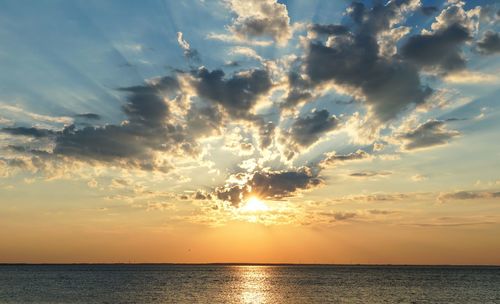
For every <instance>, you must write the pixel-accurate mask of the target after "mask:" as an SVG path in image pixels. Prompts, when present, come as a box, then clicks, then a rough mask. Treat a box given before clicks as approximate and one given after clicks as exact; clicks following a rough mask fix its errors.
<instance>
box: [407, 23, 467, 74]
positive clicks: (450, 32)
mask: <svg viewBox="0 0 500 304" xmlns="http://www.w3.org/2000/svg"><path fill="white" fill-rule="evenodd" d="M470 39H471V35H470V33H469V30H468V29H467V28H466V27H464V26H462V25H461V24H458V23H455V24H453V25H450V26H448V27H446V28H444V29H442V30H438V31H436V32H434V33H429V34H420V35H415V36H412V37H410V38H409V39H408V41H407V42H406V43H405V44H404V45H403V46H402V47H401V55H402V56H403V57H404V58H406V59H408V60H410V61H412V62H414V63H415V64H417V65H419V66H423V67H426V68H431V69H438V70H440V71H443V72H449V71H454V70H459V69H463V68H465V58H464V57H463V55H462V53H461V50H460V47H461V46H462V44H463V43H465V42H466V41H468V40H470Z"/></svg>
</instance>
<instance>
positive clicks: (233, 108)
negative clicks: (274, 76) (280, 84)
mask: <svg viewBox="0 0 500 304" xmlns="http://www.w3.org/2000/svg"><path fill="white" fill-rule="evenodd" d="M192 76H193V81H192V84H193V86H194V88H195V90H196V93H197V94H198V96H200V97H203V98H206V99H207V100H209V101H211V102H214V103H215V104H219V105H221V106H223V107H224V109H225V110H226V111H227V112H228V113H229V114H230V115H231V116H233V117H236V118H246V119H248V118H250V117H252V115H250V114H249V111H250V110H252V109H253V107H254V106H255V104H256V103H257V101H258V99H259V98H260V97H261V96H262V95H263V94H265V93H267V92H269V90H270V89H271V87H272V83H271V79H270V76H269V73H268V72H267V71H266V70H260V69H253V70H248V71H243V72H240V73H237V74H234V75H232V76H231V77H230V78H225V73H224V71H222V70H214V71H209V70H207V69H206V68H204V67H202V68H200V69H198V70H197V71H194V72H193V75H192Z"/></svg>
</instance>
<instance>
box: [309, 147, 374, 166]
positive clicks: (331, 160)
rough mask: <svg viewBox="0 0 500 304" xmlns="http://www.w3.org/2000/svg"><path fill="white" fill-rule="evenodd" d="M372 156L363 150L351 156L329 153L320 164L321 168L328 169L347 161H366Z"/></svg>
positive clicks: (350, 154)
mask: <svg viewBox="0 0 500 304" xmlns="http://www.w3.org/2000/svg"><path fill="white" fill-rule="evenodd" d="M369 157H370V154H368V153H367V152H365V151H363V150H357V151H356V152H352V153H349V154H345V155H342V154H340V155H339V154H336V153H335V152H333V153H328V154H326V157H325V158H324V159H323V160H322V161H321V162H320V164H319V165H320V167H328V166H332V165H335V164H337V163H342V162H345V161H351V160H360V159H366V158H369Z"/></svg>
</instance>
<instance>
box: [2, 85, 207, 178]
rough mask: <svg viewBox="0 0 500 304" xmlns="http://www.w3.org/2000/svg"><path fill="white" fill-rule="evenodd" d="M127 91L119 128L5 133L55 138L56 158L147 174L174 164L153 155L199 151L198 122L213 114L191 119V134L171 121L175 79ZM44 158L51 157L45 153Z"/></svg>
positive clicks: (53, 153) (113, 126)
mask: <svg viewBox="0 0 500 304" xmlns="http://www.w3.org/2000/svg"><path fill="white" fill-rule="evenodd" d="M119 90H121V91H124V92H127V93H128V96H127V101H126V103H125V104H124V105H123V106H122V110H123V112H124V114H125V115H126V116H127V120H126V121H124V122H122V124H120V125H113V124H109V125H105V126H103V127H97V126H85V127H84V128H78V127H77V126H75V125H70V126H66V127H65V128H64V129H63V130H62V131H58V132H54V131H50V130H45V129H37V128H7V129H4V130H3V131H4V132H8V133H10V134H14V135H27V136H33V137H36V138H40V137H45V136H49V135H53V136H54V138H55V146H54V149H53V151H52V154H51V155H52V156H59V155H61V156H70V157H73V158H78V159H83V160H88V161H102V162H120V164H121V165H125V166H131V167H135V168H140V169H143V170H161V171H166V170H169V169H170V168H171V165H170V164H169V163H167V162H165V161H158V160H156V159H155V157H154V153H155V152H160V151H161V152H170V153H172V155H175V154H179V155H192V154H194V153H196V152H197V144H196V141H195V138H194V137H193V136H192V133H196V134H198V133H200V132H199V130H196V128H197V127H199V128H200V129H201V128H204V129H206V128H207V127H206V126H201V127H200V126H199V125H197V124H196V121H197V120H208V119H211V120H214V115H215V114H214V115H210V113H208V114H207V111H203V110H201V111H199V112H200V113H201V114H199V115H198V116H196V115H193V114H191V115H188V119H189V121H190V123H192V125H193V126H194V128H195V130H193V131H191V130H188V127H185V126H183V125H180V124H174V123H171V122H170V121H169V119H170V116H171V113H170V111H169V107H168V104H167V102H166V101H165V100H167V99H170V97H175V96H177V94H178V90H179V85H178V82H177V79H176V78H174V77H170V76H166V77H163V78H160V79H156V80H154V81H151V83H148V84H145V85H140V86H132V87H126V88H120V89H119ZM83 115H85V116H84V117H87V118H90V117H92V118H95V116H94V115H95V114H93V115H90V114H83ZM26 151H27V152H30V151H31V153H32V154H37V153H35V152H34V151H35V150H29V149H25V152H26ZM45 154H47V155H45V156H48V153H47V152H45Z"/></svg>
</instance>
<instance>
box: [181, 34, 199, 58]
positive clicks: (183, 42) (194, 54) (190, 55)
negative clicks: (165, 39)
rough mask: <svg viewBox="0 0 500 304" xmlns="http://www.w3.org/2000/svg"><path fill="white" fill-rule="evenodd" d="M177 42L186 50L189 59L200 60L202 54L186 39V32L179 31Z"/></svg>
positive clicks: (185, 53) (185, 54)
mask: <svg viewBox="0 0 500 304" xmlns="http://www.w3.org/2000/svg"><path fill="white" fill-rule="evenodd" d="M177 43H179V45H180V47H181V48H182V49H183V50H184V56H185V57H186V58H187V59H191V60H193V61H195V62H199V61H200V54H199V53H198V51H197V50H195V49H192V48H191V45H190V44H189V43H188V42H187V41H186V40H185V39H184V34H183V33H182V32H177Z"/></svg>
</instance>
